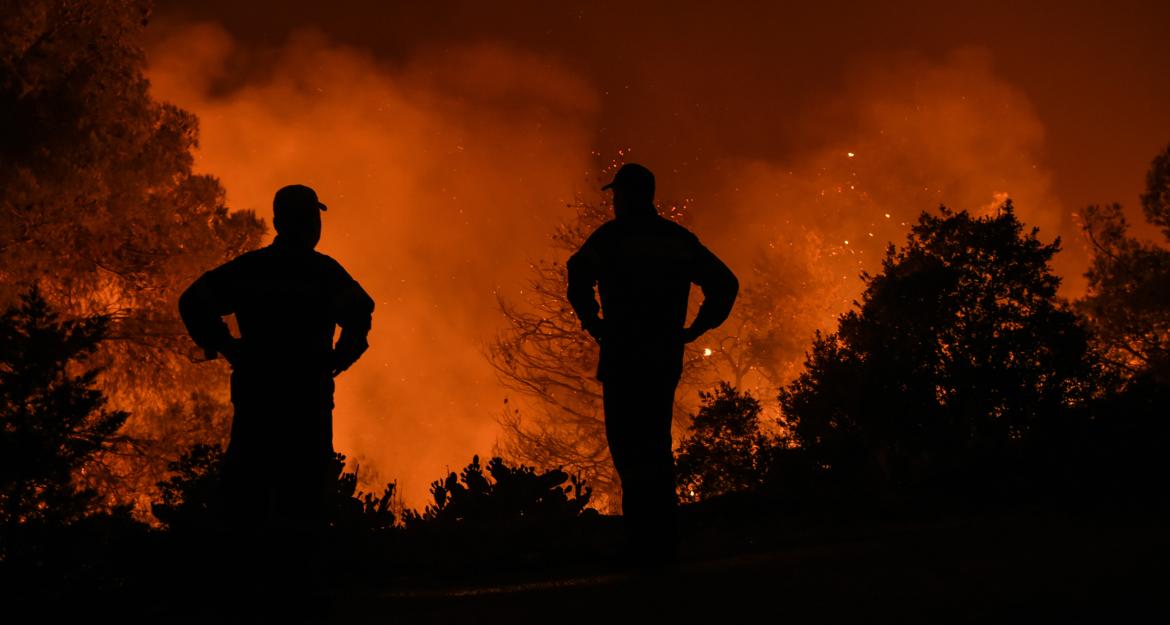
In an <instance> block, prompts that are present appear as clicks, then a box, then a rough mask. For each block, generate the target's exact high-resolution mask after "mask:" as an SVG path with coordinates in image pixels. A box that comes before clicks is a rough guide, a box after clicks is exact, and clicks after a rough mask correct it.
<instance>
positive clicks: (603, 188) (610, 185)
mask: <svg viewBox="0 0 1170 625" xmlns="http://www.w3.org/2000/svg"><path fill="white" fill-rule="evenodd" d="M613 187H614V184H613V183H612V182H611V183H609V184H607V185H605V186H604V187H601V190H602V191H608V190H610V189H612V188H613Z"/></svg>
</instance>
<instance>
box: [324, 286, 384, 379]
mask: <svg viewBox="0 0 1170 625" xmlns="http://www.w3.org/2000/svg"><path fill="white" fill-rule="evenodd" d="M345 278H346V279H344V280H342V281H341V285H340V287H339V288H338V290H337V291H336V292H335V293H334V295H333V301H332V302H331V308H332V310H333V319H334V321H335V322H336V323H337V325H338V326H340V327H341V336H339V337H338V338H337V344H336V345H334V346H333V375H337V374H339V373H341V372H342V371H345V370H346V369H348V368H350V367H351V366H353V363H355V362H357V361H358V359H359V358H361V357H362V354H364V353H365V352H366V350H367V349H369V347H370V343H369V341H368V335H369V333H370V327H371V326H372V324H373V320H374V300H373V298H371V297H370V295H369V294H368V293H366V291H365V289H363V288H362V287H361V285H359V284H358V283H357V281H356V280H354V279H353V278H350V277H349V275H348V274H346V276H345Z"/></svg>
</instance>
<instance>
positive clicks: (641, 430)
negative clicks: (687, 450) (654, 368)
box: [602, 375, 678, 559]
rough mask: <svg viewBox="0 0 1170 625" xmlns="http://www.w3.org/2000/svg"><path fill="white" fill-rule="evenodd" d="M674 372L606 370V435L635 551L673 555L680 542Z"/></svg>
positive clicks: (655, 556) (651, 556)
mask: <svg viewBox="0 0 1170 625" xmlns="http://www.w3.org/2000/svg"><path fill="white" fill-rule="evenodd" d="M677 386H678V377H677V376H674V375H660V376H655V375H644V376H638V377H635V376H632V375H629V376H625V375H623V376H614V375H609V376H606V379H605V380H604V381H603V382H602V401H603V404H604V408H605V435H606V439H607V441H608V443H609V452H610V456H612V458H613V464H614V468H616V469H617V473H618V477H619V479H620V480H621V486H622V516H623V518H624V519H625V525H626V530H627V536H628V538H629V541H630V547H631V550H632V552H633V555H634V556H635V557H642V558H649V559H663V558H672V557H673V554H674V550H675V548H676V543H677V531H678V530H677V502H676V497H675V483H674V482H675V478H674V453H673V442H672V440H671V436H670V426H671V421H672V417H673V409H674V391H675V388H676V387H677Z"/></svg>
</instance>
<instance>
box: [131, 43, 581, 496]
mask: <svg viewBox="0 0 1170 625" xmlns="http://www.w3.org/2000/svg"><path fill="white" fill-rule="evenodd" d="M150 62H151V71H150V77H151V80H152V83H153V88H154V91H155V94H156V96H157V97H160V98H161V99H165V100H168V101H171V102H174V103H176V104H178V105H180V106H183V107H185V108H187V109H189V110H191V111H193V112H195V113H196V114H197V115H198V116H199V118H200V122H201V131H202V132H201V136H202V140H201V150H200V152H199V154H198V155H197V159H198V162H197V168H198V169H200V170H202V171H206V172H211V173H214V174H216V175H218V176H219V177H220V178H221V179H222V180H223V183H224V185H225V187H226V188H227V190H228V201H229V203H230V205H231V206H233V207H236V208H252V209H255V210H257V212H259V213H260V214H261V215H270V214H271V209H270V207H271V201H272V194H273V192H274V191H275V190H276V189H277V188H279V187H280V186H282V185H285V184H289V183H304V184H308V185H310V186H312V187H314V188H315V189H316V190H317V191H318V193H319V194H320V196H321V198H322V200H323V201H324V202H325V203H326V204H328V205H329V210H328V212H326V213H324V215H323V217H324V235H323V238H322V244H321V246H320V248H319V249H321V250H322V251H323V252H325V253H327V254H330V255H332V256H333V257H334V258H336V259H338V260H339V261H340V262H341V263H342V264H343V265H344V266H345V267H346V268H347V269H348V270H349V272H350V273H351V274H352V275H353V276H354V277H355V278H357V279H358V281H360V282H361V283H362V284H363V285H364V286H365V288H366V289H367V290H368V291H369V292H370V293H371V295H372V296H373V297H374V299H375V301H376V302H377V310H376V311H375V316H374V329H373V332H372V334H371V336H370V344H371V349H370V351H369V352H368V353H367V355H366V357H365V358H364V359H363V360H362V361H361V362H359V363H358V364H357V365H356V366H355V367H354V368H353V369H352V370H351V371H349V372H347V373H346V374H344V375H343V376H342V377H341V378H339V382H338V391H337V399H336V401H337V408H336V411H335V437H334V440H335V445H336V447H337V449H338V450H339V451H343V452H344V453H347V454H349V455H350V457H351V459H356V460H357V461H358V462H359V463H360V464H361V468H362V471H363V474H364V476H365V477H366V478H367V479H368V480H373V479H375V478H378V479H398V480H399V484H400V487H401V489H402V491H400V492H403V494H404V496H405V498H406V500H407V502H408V503H411V504H417V503H419V502H421V501H422V499H423V497H424V496H425V494H426V490H425V489H426V487H427V485H428V484H429V482H430V480H432V479H434V478H436V477H441V476H442V475H443V473H444V472H445V471H446V470H447V468H448V467H450V468H456V467H458V466H462V465H463V464H466V463H467V462H468V461H470V459H471V455H472V454H474V453H480V454H484V453H488V452H489V451H490V449H491V448H492V445H493V444H494V442H495V439H496V436H497V426H496V422H495V417H496V415H497V414H498V413H499V410H500V409H501V400H502V399H503V397H504V393H503V391H502V390H501V389H500V388H499V386H498V385H497V383H496V379H495V377H494V374H493V372H492V370H491V369H490V368H489V366H488V365H487V363H486V362H485V360H484V356H483V354H482V345H483V343H484V341H485V340H486V339H487V338H489V337H491V336H492V335H493V334H494V332H495V331H496V330H497V329H498V328H499V326H500V323H501V317H500V315H499V313H498V309H497V303H496V302H497V300H496V296H497V292H499V293H503V294H506V295H507V294H510V293H514V292H515V291H516V289H518V288H520V285H521V284H522V281H521V280H520V279H519V278H520V276H522V275H523V274H524V272H525V271H526V269H527V266H528V263H529V262H530V261H531V260H533V259H535V258H537V257H539V256H540V255H541V254H542V253H543V250H544V248H545V246H546V245H547V243H548V241H549V235H550V233H551V232H552V230H553V228H554V226H555V224H557V223H558V222H560V221H562V220H564V219H565V218H567V217H568V216H570V215H571V214H572V211H571V210H569V209H568V208H566V204H567V202H568V201H569V200H570V199H571V197H572V195H573V193H574V192H575V191H579V190H581V188H582V187H583V185H584V183H585V172H586V167H587V165H586V160H587V158H588V157H589V136H588V134H587V131H586V129H587V128H588V127H589V118H590V116H591V114H592V111H593V109H594V108H595V100H594V96H593V94H592V90H591V89H590V88H589V86H588V85H587V84H585V83H584V82H582V81H581V80H579V79H577V78H575V77H573V76H572V75H571V74H569V73H568V72H566V71H564V70H562V69H560V68H559V67H557V66H556V65H555V64H551V63H548V62H546V61H544V60H542V59H540V58H538V57H535V56H532V55H527V54H524V53H522V52H519V51H516V50H511V49H508V48H507V47H504V46H495V45H477V46H468V47H463V48H458V49H452V50H444V51H432V52H427V53H420V54H419V55H417V56H416V58H414V59H413V61H411V62H410V63H407V64H405V65H402V66H398V67H393V68H390V67H385V66H382V65H380V64H379V63H378V62H377V61H376V60H375V59H373V58H371V57H369V56H367V55H365V54H362V53H360V52H358V51H355V50H352V49H346V48H341V47H336V46H332V45H330V44H329V43H327V42H326V41H324V40H322V39H321V38H320V37H317V36H315V35H312V34H303V35H298V36H295V37H293V38H292V39H291V40H290V41H289V42H288V43H287V45H286V46H284V47H283V48H282V49H279V50H270V51H261V52H257V51H253V50H243V49H240V48H239V47H237V45H236V44H235V43H234V42H233V40H232V39H231V38H230V37H229V36H228V35H227V34H226V33H225V32H224V31H223V30H221V29H220V28H218V27H216V26H214V25H209V24H201V25H195V26H187V27H184V28H182V29H179V30H176V31H174V32H171V33H170V34H169V35H167V36H165V37H162V38H161V39H160V40H158V41H157V42H156V43H155V44H154V45H153V46H152V48H151V50H150ZM225 384H226V380H225ZM375 473H376V475H375Z"/></svg>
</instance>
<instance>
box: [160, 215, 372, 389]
mask: <svg viewBox="0 0 1170 625" xmlns="http://www.w3.org/2000/svg"><path fill="white" fill-rule="evenodd" d="M373 310H374V301H373V300H372V299H371V298H370V296H369V295H367V294H366V292H365V291H364V290H363V289H362V288H361V286H359V285H358V283H357V282H356V281H355V280H354V279H353V278H351V277H350V275H349V274H348V273H346V271H345V269H343V268H342V267H341V265H340V264H339V263H338V262H337V261H335V260H333V259H332V258H330V257H328V256H326V255H325V254H321V253H320V252H316V251H314V250H311V249H305V248H299V247H296V246H292V245H282V244H281V241H280V239H279V237H278V238H277V241H276V242H274V243H273V244H272V245H269V246H268V247H265V248H261V249H258V250H255V251H252V252H248V253H247V254H243V255H241V256H239V257H238V258H236V259H234V260H232V261H229V262H227V263H225V264H223V265H220V266H219V267H216V268H215V269H212V270H211V271H208V272H207V273H205V274H203V275H202V276H201V277H200V278H199V279H198V280H196V281H195V282H194V283H193V284H192V285H191V286H190V287H189V288H188V289H187V290H186V291H185V292H184V293H183V295H182V297H180V298H179V313H180V315H181V316H182V318H183V322H184V323H185V324H186V326H187V331H188V332H190V334H191V338H193V339H194V340H195V343H196V344H197V345H199V346H200V347H201V348H203V349H204V350H205V351H206V352H208V354H209V355H210V356H213V355H214V354H215V353H216V352H218V353H222V354H225V355H226V356H228V358H229V360H233V362H232V368H233V375H232V387H233V388H232V396H233V401H236V400H237V399H238V394H239V391H240V390H241V389H238V388H236V387H237V386H239V385H248V384H250V383H252V384H255V385H260V386H273V385H282V386H283V388H282V389H280V390H281V391H282V392H283V393H284V394H285V395H293V396H295V395H296V394H297V393H298V389H297V388H296V386H295V381H297V380H308V379H320V378H322V377H324V378H326V379H328V378H331V377H332V375H334V374H335V373H336V372H338V371H341V370H344V369H346V368H348V367H349V366H350V365H351V364H353V363H354V362H355V361H356V360H357V359H358V357H359V356H361V354H362V353H363V352H364V351H365V350H366V348H367V347H368V344H367V342H366V335H367V334H368V333H369V331H370V323H371V316H372V314H373ZM230 314H235V316H236V321H237V322H238V324H239V329H240V340H239V341H235V340H234V339H232V337H231V334H230V333H229V331H228V327H227V325H226V324H225V323H224V320H223V316H225V315H230ZM337 326H340V327H341V336H340V337H339V338H338V341H337V344H336V347H335V346H334V343H333V335H334V331H335V329H336V327H337ZM282 380H283V383H282V382H281V381H282ZM290 382H294V384H292V385H290V384H289V383H290ZM329 387H330V389H331V388H332V385H331V384H330V385H329ZM265 390H271V389H265Z"/></svg>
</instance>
